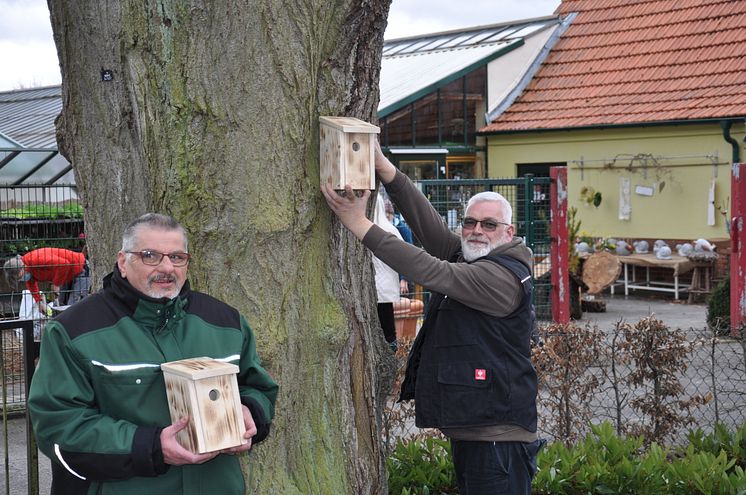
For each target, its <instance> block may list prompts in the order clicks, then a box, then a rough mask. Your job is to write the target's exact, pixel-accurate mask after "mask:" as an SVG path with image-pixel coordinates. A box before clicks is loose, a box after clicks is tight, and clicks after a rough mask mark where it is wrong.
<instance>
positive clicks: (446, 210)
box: [414, 174, 551, 320]
mask: <svg viewBox="0 0 746 495" xmlns="http://www.w3.org/2000/svg"><path fill="white" fill-rule="evenodd" d="M415 184H416V185H417V187H419V189H420V191H422V193H423V194H424V195H425V196H426V197H427V198H428V199H429V200H430V202H431V203H432V205H433V206H434V207H435V209H436V210H437V211H438V213H440V215H441V216H442V217H443V221H444V222H446V224H447V225H448V227H449V228H450V229H451V230H452V231H454V232H458V231H459V230H460V226H461V220H462V219H463V217H464V211H465V210H466V205H467V203H468V202H469V199H470V198H471V197H472V196H473V195H474V194H477V193H480V192H483V191H494V192H497V193H500V194H502V195H503V196H504V197H505V199H507V200H508V201H509V202H510V204H511V205H512V206H513V223H514V224H515V226H516V235H517V236H519V237H523V238H524V239H525V241H526V245H527V246H528V247H529V248H531V250H532V251H533V253H534V287H535V290H534V306H535V307H536V313H537V315H538V317H539V318H540V319H544V320H549V319H551V297H550V289H551V283H550V272H549V269H550V264H549V261H550V257H549V254H550V247H551V242H550V236H549V222H550V219H551V211H550V201H549V197H550V196H549V188H550V184H551V179H550V178H549V177H534V176H533V175H531V174H528V175H526V176H524V177H519V178H514V179H459V180H450V179H448V180H421V181H417V182H415ZM414 297H416V298H418V299H422V300H423V302H427V300H428V293H427V292H426V291H422V290H421V289H420V292H419V293H417V294H415V295H414Z"/></svg>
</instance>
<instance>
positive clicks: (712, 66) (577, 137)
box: [480, 0, 746, 239]
mask: <svg viewBox="0 0 746 495" xmlns="http://www.w3.org/2000/svg"><path fill="white" fill-rule="evenodd" d="M556 14H559V15H560V16H562V18H563V19H565V20H566V21H568V22H569V25H568V27H567V29H566V30H565V31H564V32H563V33H562V35H561V36H560V38H559V40H558V41H557V42H556V43H555V44H554V46H553V47H552V48H551V51H550V52H549V54H548V56H547V57H546V58H545V60H544V62H543V63H542V65H541V67H540V68H539V69H538V70H537V71H536V73H535V74H534V76H533V78H532V79H531V80H530V81H527V82H526V84H525V85H524V86H523V87H521V88H518V92H519V95H518V96H517V98H515V99H514V101H512V102H508V103H507V104H505V105H499V106H498V108H497V109H496V110H495V111H494V112H492V113H490V114H489V124H488V125H486V126H484V127H482V128H481V129H480V134H482V135H484V136H487V139H488V170H489V175H490V176H494V177H498V176H499V177H501V176H510V175H516V174H517V173H519V170H520V173H530V172H531V171H532V169H535V170H536V171H538V172H540V173H543V172H542V171H545V170H546V168H547V167H548V166H550V165H559V166H566V167H567V168H568V183H569V186H568V193H569V204H570V206H576V207H577V208H578V215H579V217H580V219H581V220H582V229H583V230H585V231H586V232H588V233H589V234H592V235H596V236H604V237H605V236H614V237H621V238H629V239H634V238H677V239H679V238H680V239H696V238H700V237H703V238H718V237H724V236H726V235H727V233H726V221H725V219H726V216H725V215H726V210H727V209H728V207H729V193H730V165H731V164H732V163H733V162H738V161H741V160H742V159H743V147H744V134H746V126H745V125H744V123H745V122H746V91H744V90H743V88H742V86H743V83H744V82H746V70H744V69H746V58H744V56H743V54H744V53H746V30H744V29H743V25H744V23H746V0H564V1H563V2H562V4H561V5H560V6H559V7H558V9H557V12H556ZM596 192H599V193H601V197H602V198H603V199H602V201H601V204H600V205H599V206H598V207H594V206H593V205H592V204H590V203H588V202H587V201H586V199H587V198H588V195H589V193H593V194H595V193H596Z"/></svg>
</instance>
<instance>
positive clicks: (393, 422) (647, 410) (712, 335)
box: [383, 317, 746, 448]
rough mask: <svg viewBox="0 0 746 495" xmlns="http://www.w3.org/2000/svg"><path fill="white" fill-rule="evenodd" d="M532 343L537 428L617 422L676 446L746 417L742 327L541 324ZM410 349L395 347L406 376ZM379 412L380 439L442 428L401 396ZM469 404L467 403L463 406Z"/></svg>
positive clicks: (571, 432) (550, 432) (550, 431)
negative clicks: (423, 425) (695, 432)
mask: <svg viewBox="0 0 746 495" xmlns="http://www.w3.org/2000/svg"><path fill="white" fill-rule="evenodd" d="M540 333H541V334H542V340H543V342H542V345H540V346H537V347H535V348H534V353H533V361H534V366H535V367H536V369H537V373H538V375H539V397H538V400H537V403H538V411H539V434H540V436H542V437H544V438H547V439H549V440H560V441H564V442H567V443H572V442H574V441H575V440H577V439H579V438H581V437H582V436H584V435H585V434H586V433H587V432H588V431H589V429H590V428H589V425H591V424H596V423H600V422H603V421H609V422H611V423H612V424H613V425H614V427H615V428H616V430H617V432H618V433H619V434H621V435H638V434H639V435H644V436H645V437H646V438H647V439H648V440H655V441H658V442H659V443H663V444H680V443H682V442H684V441H685V438H686V434H687V432H688V431H689V430H690V429H697V428H699V429H701V430H703V431H705V432H711V431H712V430H713V429H714V426H715V424H718V423H721V424H724V425H725V426H727V427H728V428H730V429H734V428H736V427H739V426H741V425H742V424H743V423H744V421H746V407H745V406H746V332H744V330H743V329H742V330H741V332H740V333H739V335H740V336H739V337H738V338H733V337H731V336H723V335H718V334H717V333H716V332H713V331H711V330H709V329H699V330H697V329H689V330H686V331H684V330H679V329H670V328H668V327H666V326H665V325H664V324H663V323H662V322H660V321H658V320H656V319H655V318H654V317H647V318H643V319H641V320H640V321H639V322H637V323H634V324H625V323H622V322H620V323H618V324H617V325H616V326H615V328H613V329H611V330H607V331H605V332H604V331H601V330H599V329H598V327H596V326H592V325H584V326H580V325H576V324H575V323H570V324H566V325H559V324H548V325H541V327H540ZM407 352H408V348H407V346H402V348H401V349H400V350H399V351H397V360H398V363H399V366H400V375H399V378H398V379H397V383H396V384H395V386H394V389H395V390H396V391H398V382H399V380H400V379H401V376H402V374H403V370H404V366H405V364H406V357H407ZM396 397H397V396H396V393H394V392H392V395H391V397H390V400H389V401H388V405H387V407H386V409H385V411H384V414H383V422H384V428H383V435H384V441H385V442H386V444H387V446H388V447H389V448H393V447H394V445H395V444H396V442H397V441H398V440H405V441H406V440H409V439H413V438H421V437H426V436H433V435H438V432H437V431H436V430H420V429H418V428H417V427H416V426H415V425H414V404H413V403H411V402H410V403H396V402H395V399H396ZM464 407H468V405H464Z"/></svg>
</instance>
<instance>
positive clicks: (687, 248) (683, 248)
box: [676, 242, 694, 256]
mask: <svg viewBox="0 0 746 495" xmlns="http://www.w3.org/2000/svg"><path fill="white" fill-rule="evenodd" d="M693 249H694V247H693V246H692V245H691V244H690V243H688V242H685V243H684V244H676V252H677V253H678V254H679V256H687V255H689V254H690V253H691V252H692V250H693Z"/></svg>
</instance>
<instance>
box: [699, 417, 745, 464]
mask: <svg viewBox="0 0 746 495" xmlns="http://www.w3.org/2000/svg"><path fill="white" fill-rule="evenodd" d="M687 439H688V440H689V445H691V446H692V447H694V448H695V449H696V450H698V451H702V452H709V453H711V454H714V455H719V454H720V452H721V451H723V452H725V453H726V454H727V455H728V457H729V458H731V459H734V460H735V461H736V465H737V466H741V467H742V468H745V469H746V423H745V424H743V425H741V427H740V428H738V429H736V431H735V432H730V431H728V428H726V427H725V425H723V424H717V425H715V430H714V431H713V432H712V433H710V434H709V435H705V434H704V432H703V431H702V430H701V429H699V428H697V429H696V430H692V431H690V432H689V434H688V435H687Z"/></svg>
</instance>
